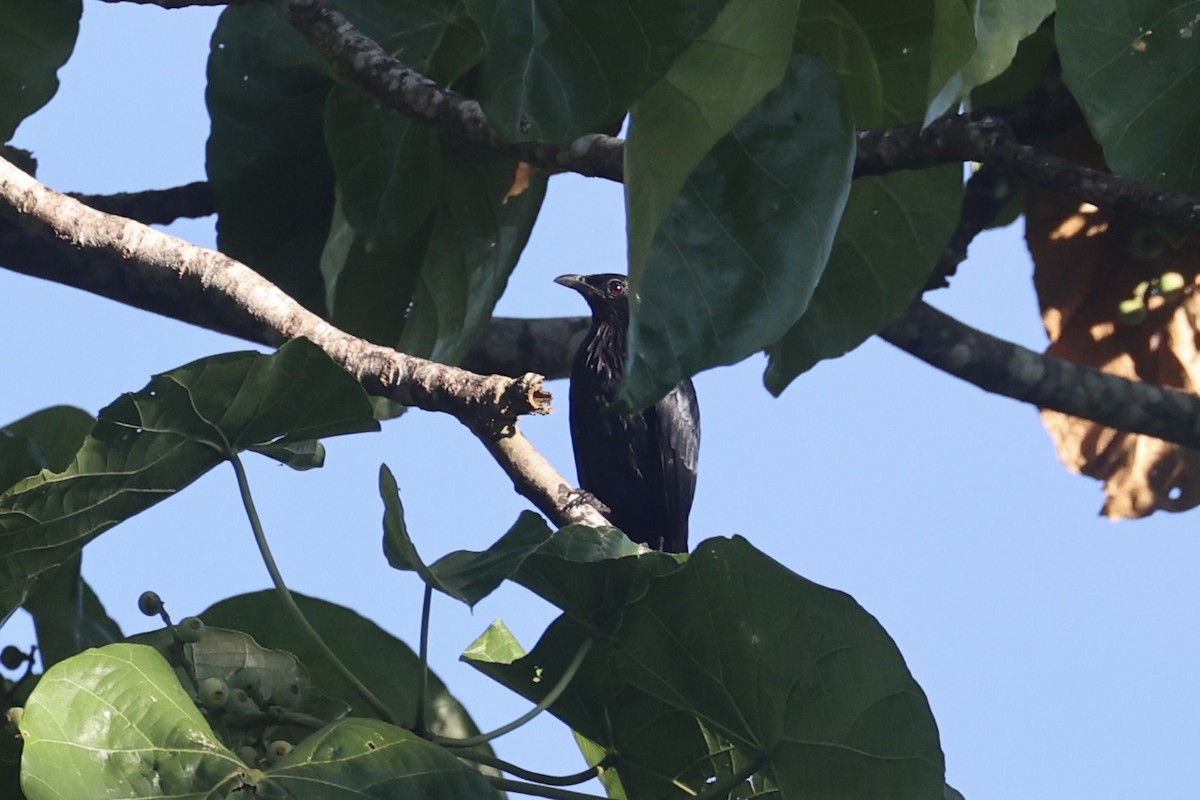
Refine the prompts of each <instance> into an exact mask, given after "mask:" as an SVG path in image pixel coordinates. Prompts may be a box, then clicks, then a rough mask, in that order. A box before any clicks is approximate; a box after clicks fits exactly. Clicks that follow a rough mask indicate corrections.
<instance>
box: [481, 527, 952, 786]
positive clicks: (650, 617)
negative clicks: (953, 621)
mask: <svg viewBox="0 0 1200 800" xmlns="http://www.w3.org/2000/svg"><path fill="white" fill-rule="evenodd" d="M544 554H545V549H543V551H542V552H541V553H539V556H538V557H541V556H542V555H544ZM644 559H645V556H634V557H624V558H616V559H610V560H606V561H598V562H594V563H593V564H592V565H591V566H592V567H593V568H595V569H596V570H597V571H599V570H604V569H607V570H609V571H611V572H612V573H614V576H615V577H614V578H613V579H611V580H609V581H607V582H606V583H605V584H604V585H606V586H607V591H608V593H609V595H610V597H609V599H608V600H607V602H608V603H609V604H610V605H612V606H615V605H618V604H619V605H621V606H622V611H621V613H620V615H619V619H615V620H613V619H612V618H610V622H612V623H613V624H610V625H608V627H607V629H606V630H601V629H600V628H599V627H597V626H595V625H594V624H591V623H589V622H587V621H586V615H570V614H564V615H563V616H562V617H560V618H559V619H558V620H557V621H556V622H555V623H553V624H552V625H551V627H550V628H549V629H548V630H547V632H546V634H545V635H544V636H543V638H542V640H541V641H540V642H539V643H538V645H537V647H535V648H534V650H533V651H532V652H531V653H530V654H529V655H523V653H522V651H521V650H520V648H519V646H518V645H516V644H515V642H511V641H508V640H509V639H511V636H510V635H508V634H506V633H505V631H503V630H501V629H497V628H493V629H492V630H489V631H488V633H487V634H485V636H484V637H481V639H480V641H479V642H477V643H476V645H474V646H473V647H472V648H471V649H470V650H469V651H468V652H467V654H466V657H467V658H468V660H469V661H470V663H471V664H472V665H473V666H475V667H477V668H478V669H480V670H482V671H483V672H485V673H487V674H489V675H491V676H492V677H494V678H496V679H497V680H499V681H501V682H502V683H504V684H505V685H506V686H509V687H510V688H513V689H514V690H516V691H518V692H521V693H522V694H524V695H526V696H528V697H530V698H531V699H535V700H536V699H540V698H541V697H542V696H544V693H545V692H546V691H548V690H549V687H551V686H553V685H554V684H555V683H556V681H557V679H558V678H559V676H561V675H562V674H563V671H564V670H565V668H566V665H567V663H568V662H569V661H570V660H571V659H572V657H573V656H574V655H575V653H576V652H577V650H578V649H579V647H580V646H581V645H582V643H583V642H584V641H586V640H588V639H592V640H593V645H592V649H591V650H590V651H589V653H588V655H587V657H586V659H585V660H584V662H583V666H582V668H581V671H580V673H579V674H578V675H577V676H576V678H575V680H574V681H572V683H571V684H570V686H569V687H568V689H567V691H566V692H565V693H564V695H563V696H562V698H560V699H559V700H558V701H556V702H555V703H554V705H552V706H551V709H550V710H551V711H552V712H553V713H554V714H556V715H558V716H560V717H561V718H562V719H563V720H564V721H566V722H567V723H568V724H569V725H571V726H572V727H573V728H574V729H575V730H577V731H578V732H579V733H580V734H581V735H583V736H584V737H586V738H587V739H588V740H590V741H591V742H592V743H593V744H594V745H595V746H596V747H598V748H599V751H600V752H602V753H604V754H606V755H609V756H610V757H611V758H612V759H613V760H614V764H615V767H616V769H617V771H618V772H619V775H620V782H621V785H623V787H624V789H625V790H626V791H628V796H631V797H638V796H650V795H649V794H642V792H647V793H653V794H656V795H660V796H669V795H671V794H673V793H677V792H678V789H672V788H671V783H672V781H674V780H680V781H681V782H682V783H684V784H685V785H691V786H693V787H696V788H698V787H699V786H702V785H703V783H704V782H705V781H706V780H707V779H708V777H710V776H712V775H714V774H716V772H717V771H718V769H719V768H720V762H719V761H716V760H713V759H712V757H713V756H716V755H718V752H717V751H718V750H719V749H720V748H719V747H718V746H717V745H716V743H718V742H721V741H725V742H730V743H732V744H733V745H735V746H736V748H737V750H738V754H737V758H738V759H746V758H766V759H767V762H766V766H765V768H764V771H763V774H764V776H765V777H767V778H769V779H770V780H771V781H772V782H773V783H774V784H775V785H776V786H777V787H778V789H779V791H780V793H781V796H782V797H785V798H788V797H792V798H810V797H817V798H850V799H853V798H875V797H894V798H929V799H931V800H932V798H940V797H941V794H942V790H943V762H942V755H941V750H940V746H939V743H938V735H937V727H936V725H935V723H934V721H933V717H932V714H931V713H930V710H929V707H928V704H927V702H926V700H925V696H924V694H923V693H922V692H921V689H920V687H919V686H918V685H917V684H916V682H915V681H914V680H913V678H912V676H911V675H910V674H909V672H908V669H907V667H906V666H905V664H904V660H903V658H902V657H901V656H900V653H899V651H898V650H897V649H896V646H895V644H894V643H893V642H892V640H891V639H890V638H889V637H888V635H887V633H886V632H885V631H884V630H883V629H882V628H881V627H880V626H879V623H878V622H876V621H875V619H874V618H873V617H871V615H870V614H868V613H867V612H865V611H864V610H863V609H862V608H861V607H859V606H858V605H857V604H856V603H855V602H854V600H853V599H852V598H850V597H849V596H847V595H845V594H843V593H841V592H837V591H833V590H830V589H826V588H825V587H822V586H818V585H817V584H815V583H812V582H811V581H808V580H805V579H804V578H801V577H800V576H798V575H795V574H794V573H792V572H790V571H788V570H787V569H785V568H784V567H782V566H781V565H779V564H777V563H775V562H774V561H772V560H771V559H769V558H767V557H766V556H765V555H763V554H762V553H760V552H759V551H757V550H755V549H754V548H753V547H752V546H750V545H749V543H747V542H746V541H745V540H744V539H741V538H734V539H733V540H719V539H714V540H709V541H707V542H705V543H702V544H701V545H700V546H699V548H697V550H696V551H695V552H694V553H693V554H692V555H691V556H690V557H689V558H688V559H686V561H685V562H684V563H683V565H682V566H681V567H677V568H675V569H672V570H667V571H663V572H660V573H659V574H651V571H650V570H645V571H644V572H643V577H644V578H645V579H646V580H644V581H642V582H639V583H633V582H630V581H628V580H626V579H624V578H623V577H622V576H621V573H622V572H627V571H628V570H630V569H631V568H632V569H638V568H639V562H642V561H643V560H644ZM531 560H532V559H531ZM527 563H528V562H527ZM564 568H565V569H566V572H565V575H564V578H565V579H564V580H563V581H561V582H560V583H559V585H569V583H570V580H569V579H570V577H572V576H574V575H578V574H579V570H578V565H575V564H566V563H565V562H564ZM550 569H551V566H550V564H548V563H547V564H543V565H542V570H543V571H549V570H550ZM585 594H586V592H580V593H579V594H578V595H574V596H573V598H572V601H571V602H575V601H576V600H577V599H580V598H582V597H583V596H584V595H585ZM543 596H545V597H550V598H553V595H552V594H543ZM563 605H564V606H566V605H568V604H567V603H564V604H563ZM613 694H615V696H617V697H618V698H619V700H618V701H616V702H614V701H612V700H611V697H612V696H613ZM651 732H653V733H654V736H653V737H651V736H650V735H649V734H650V733H651ZM706 732H707V735H705V734H706ZM667 743H669V745H668V744H667ZM697 781H698V782H699V783H697Z"/></svg>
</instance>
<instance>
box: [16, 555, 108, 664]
mask: <svg viewBox="0 0 1200 800" xmlns="http://www.w3.org/2000/svg"><path fill="white" fill-rule="evenodd" d="M82 555H83V554H82V553H79V554H76V555H75V556H74V557H73V558H70V559H68V560H67V562H66V563H65V564H63V565H62V566H60V567H59V568H58V569H56V570H54V571H53V572H51V573H50V575H49V576H48V577H47V578H46V579H44V580H42V581H41V582H40V583H39V584H38V586H37V588H36V589H35V590H34V591H33V592H32V593H31V594H30V595H29V597H28V599H26V601H25V610H26V611H28V612H29V613H30V615H32V616H33V625H34V630H36V631H37V640H38V652H39V653H40V655H41V657H42V664H43V665H44V666H51V665H53V664H57V663H58V662H59V661H62V660H63V659H65V658H69V657H70V656H73V655H75V654H76V653H79V652H82V651H83V650H86V649H87V648H89V647H100V646H102V645H106V644H111V643H112V642H115V641H117V640H118V639H120V638H121V636H122V634H121V628H120V627H119V626H118V625H117V623H116V622H114V621H113V620H112V618H111V617H109V616H108V612H106V611H105V610H104V606H103V604H102V603H101V602H100V598H99V597H97V596H96V593H95V592H93V591H92V587H90V586H88V585H87V582H86V581H84V579H83V575H82V572H81V568H82V564H83V557H82Z"/></svg>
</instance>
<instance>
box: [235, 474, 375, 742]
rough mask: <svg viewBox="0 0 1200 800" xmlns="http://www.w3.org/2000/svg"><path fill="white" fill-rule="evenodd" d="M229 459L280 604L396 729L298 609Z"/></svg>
mask: <svg viewBox="0 0 1200 800" xmlns="http://www.w3.org/2000/svg"><path fill="white" fill-rule="evenodd" d="M228 458H229V463H230V464H232V465H233V471H234V474H236V475H237V483H238V491H239V492H240V493H241V495H242V506H243V507H245V509H246V517H247V518H248V519H249V520H250V528H251V529H252V530H253V531H254V541H255V543H256V544H257V545H258V552H259V554H260V555H261V556H262V560H263V565H264V566H266V568H267V572H268V573H269V574H270V576H271V582H272V583H273V584H275V592H276V594H277V595H278V596H279V600H280V602H282V603H283V606H284V608H286V609H287V611H288V613H289V614H290V615H291V617H292V620H293V621H294V622H295V623H296V624H297V625H298V626H300V629H301V630H303V631H304V632H305V634H307V635H308V637H309V639H311V640H312V642H313V644H315V645H316V646H317V649H319V650H320V651H321V652H322V653H323V654H324V655H325V657H326V658H328V659H329V662H330V663H331V664H333V666H334V668H335V669H336V670H337V671H338V672H340V673H341V675H342V677H343V678H345V679H346V680H347V681H349V683H350V685H351V686H353V687H354V688H355V690H357V691H358V693H359V694H360V695H362V698H363V699H364V700H366V701H367V705H369V706H370V707H371V708H372V709H373V710H374V711H375V713H376V714H378V715H379V716H380V717H381V718H382V719H383V720H384V721H385V722H390V723H391V724H393V725H395V724H396V715H395V714H393V713H392V710H391V709H390V708H388V707H387V706H386V705H384V703H383V701H382V700H380V699H379V698H378V697H376V696H375V693H374V692H372V691H371V690H370V689H368V688H367V687H366V685H365V684H364V683H363V682H362V681H360V680H359V679H358V676H357V675H355V674H354V673H353V672H351V671H350V668H349V667H347V666H346V665H345V663H343V662H342V660H341V659H340V658H338V657H337V654H336V653H334V652H333V648H331V647H330V646H329V645H328V644H326V643H325V640H324V639H322V638H321V634H319V633H317V629H316V628H314V627H313V626H312V623H310V622H309V621H308V618H307V617H305V616H304V612H303V611H301V610H300V606H298V605H296V598H294V597H292V593H291V592H290V591H289V590H288V588H287V584H285V583H284V582H283V575H282V574H281V573H280V572H279V567H278V566H276V564H275V557H274V556H273V555H271V547H270V545H268V544H267V535H266V533H264V532H263V526H262V522H261V521H260V520H259V518H258V510H257V509H256V508H255V507H254V498H253V497H252V496H251V494H250V481H249V480H248V479H247V478H246V468H245V467H243V466H242V460H241V459H240V458H238V455H237V453H229V454H228Z"/></svg>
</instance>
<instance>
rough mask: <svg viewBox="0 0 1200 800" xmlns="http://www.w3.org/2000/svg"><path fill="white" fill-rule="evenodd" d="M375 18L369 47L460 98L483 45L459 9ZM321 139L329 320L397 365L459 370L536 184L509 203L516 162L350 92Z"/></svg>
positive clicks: (525, 231)
mask: <svg viewBox="0 0 1200 800" xmlns="http://www.w3.org/2000/svg"><path fill="white" fill-rule="evenodd" d="M386 8H390V9H391V10H392V11H391V14H390V21H386V23H385V22H382V21H379V20H377V21H376V27H378V28H379V33H378V36H379V37H381V38H380V39H379V41H381V42H383V43H384V45H385V46H386V47H387V48H388V49H389V50H392V51H393V52H397V53H399V55H400V57H401V58H402V59H403V60H404V61H405V63H407V64H409V65H411V66H413V67H414V68H416V69H418V70H421V71H424V72H426V73H427V74H430V75H432V76H433V77H434V78H435V79H436V80H438V81H439V82H442V83H449V82H452V81H459V85H458V86H457V88H459V89H460V90H462V91H466V92H468V93H470V91H471V90H472V84H471V77H472V76H467V78H466V79H465V85H463V80H460V79H462V76H463V75H464V74H465V73H467V71H468V70H469V69H470V68H471V67H472V66H473V65H474V64H475V63H476V62H477V61H478V60H479V58H480V57H481V55H482V42H481V41H480V38H479V33H478V31H477V30H475V29H474V28H473V27H471V26H469V24H468V23H469V21H468V20H465V19H463V18H461V5H460V4H458V3H455V2H443V1H442V0H426V1H425V2H420V3H405V4H395V5H390V6H386ZM381 13H382V12H381ZM365 30H369V27H368V28H365ZM387 31H392V32H395V31H399V32H400V33H385V32H387ZM325 132H326V138H327V139H328V142H329V149H330V153H331V154H332V157H333V162H334V167H335V171H336V177H337V190H338V191H337V205H336V208H335V210H334V215H333V222H332V226H331V233H330V237H329V240H328V243H327V245H326V248H325V251H324V253H323V255H322V260H321V270H322V273H323V275H324V278H325V282H326V303H327V305H328V307H329V309H330V313H331V319H332V321H333V322H334V323H335V324H337V325H338V326H339V327H341V328H343V329H345V330H347V331H350V332H352V333H354V334H356V335H359V336H362V337H363V338H366V339H369V340H371V341H374V342H378V343H381V344H387V345H390V346H394V347H397V348H398V349H400V350H402V351H404V352H406V353H412V354H415V355H421V356H427V357H430V358H434V359H437V360H439V361H442V362H448V363H453V362H455V361H457V360H458V359H460V358H461V357H462V356H463V355H464V354H465V353H466V351H467V349H468V348H469V346H470V345H471V344H472V343H473V342H474V340H475V338H476V337H477V336H478V334H479V332H480V331H481V330H482V328H483V326H484V325H485V324H486V323H487V321H488V320H489V319H490V318H491V312H492V308H493V307H494V306H495V304H496V301H497V300H498V299H499V297H500V294H501V292H502V291H503V290H504V286H505V284H506V283H507V281H508V276H509V274H510V273H511V271H512V269H513V267H514V266H515V265H516V261H517V258H518V256H519V255H520V253H521V251H522V249H523V248H524V246H525V242H526V241H527V240H528V238H529V233H530V231H531V230H532V227H533V221H534V219H535V218H536V217H537V213H538V210H539V209H540V207H541V201H542V198H543V196H544V193H545V187H546V176H545V175H544V174H539V175H535V176H533V177H532V179H531V180H530V184H529V187H528V188H527V189H526V191H525V192H524V193H522V194H520V195H519V196H515V197H512V198H509V199H506V197H507V195H508V192H509V187H510V186H511V185H512V183H513V180H514V176H515V174H516V171H517V162H515V161H513V160H511V159H509V158H505V157H501V156H497V155H494V154H492V153H490V152H488V151H486V150H483V149H481V148H478V147H474V146H468V145H465V144H463V143H461V142H459V141H457V140H456V139H454V138H453V137H446V138H443V137H442V136H440V135H439V134H438V133H437V131H435V130H433V129H432V128H429V127H428V126H426V125H423V124H421V123H419V122H416V121H414V120H413V119H411V118H410V117H408V116H405V115H404V114H401V113H400V112H398V111H395V110H394V109H390V108H385V107H383V106H381V105H380V104H379V103H378V102H377V101H375V100H374V99H373V98H370V97H368V96H366V95H365V94H363V93H362V92H360V91H358V90H357V89H354V88H351V87H348V86H340V87H338V88H337V89H335V90H334V92H333V93H332V94H331V95H330V98H329V104H328V108H327V113H326V119H325Z"/></svg>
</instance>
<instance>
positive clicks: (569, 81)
mask: <svg viewBox="0 0 1200 800" xmlns="http://www.w3.org/2000/svg"><path fill="white" fill-rule="evenodd" d="M727 1H728V0H656V2H653V3H639V2H636V0H609V2H604V3H595V2H588V0H534V2H513V1H512V0H466V5H467V9H468V10H469V11H470V13H471V16H472V17H473V18H474V19H475V22H476V23H477V24H478V25H479V27H480V28H481V29H482V31H483V35H484V38H485V39H486V40H487V45H488V56H487V60H486V61H484V63H483V68H482V70H481V86H480V89H479V92H478V93H477V94H476V95H473V96H477V97H479V98H480V100H481V102H482V105H483V108H484V111H485V112H486V113H487V116H488V121H489V122H490V123H491V125H492V127H493V128H495V129H496V130H497V131H498V132H499V133H500V135H501V136H502V137H504V138H506V139H508V140H510V141H526V140H539V141H558V140H566V139H573V138H575V137H576V136H579V135H581V134H584V133H588V132H590V131H596V130H599V129H600V128H601V127H603V126H605V125H608V124H611V123H613V122H616V121H618V120H620V119H622V118H623V117H624V116H625V113H626V111H627V110H628V109H629V107H630V105H632V104H633V103H634V101H636V100H637V99H638V97H640V96H641V95H642V93H643V92H644V91H645V90H646V88H647V87H649V86H651V85H652V84H654V83H655V82H656V81H657V80H658V79H659V78H661V77H662V76H663V75H664V74H666V72H667V70H668V69H669V68H670V67H671V64H672V62H673V61H674V60H675V59H676V58H677V57H678V56H679V54H680V53H682V52H683V51H684V50H685V49H686V48H687V47H688V45H689V44H691V43H692V41H693V40H695V39H696V38H697V37H698V36H700V35H701V34H703V33H704V31H705V30H706V29H707V28H708V27H709V26H710V25H711V24H712V23H713V20H714V19H716V17H717V14H718V12H720V11H721V8H722V7H723V6H724V5H725V4H726V2H727ZM760 1H761V0H760Z"/></svg>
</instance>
